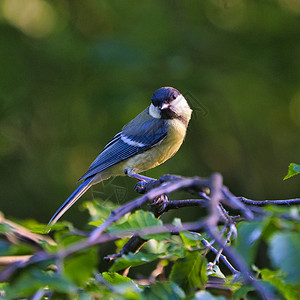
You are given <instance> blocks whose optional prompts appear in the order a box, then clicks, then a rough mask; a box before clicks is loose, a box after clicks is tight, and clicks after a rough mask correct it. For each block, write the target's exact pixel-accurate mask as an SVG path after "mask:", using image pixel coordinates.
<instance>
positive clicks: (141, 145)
mask: <svg viewBox="0 0 300 300" xmlns="http://www.w3.org/2000/svg"><path fill="white" fill-rule="evenodd" d="M121 140H122V141H123V142H124V143H126V144H128V145H130V146H134V147H144V146H146V145H145V144H143V143H139V142H136V141H133V140H131V139H130V138H129V137H127V136H125V135H124V134H121Z"/></svg>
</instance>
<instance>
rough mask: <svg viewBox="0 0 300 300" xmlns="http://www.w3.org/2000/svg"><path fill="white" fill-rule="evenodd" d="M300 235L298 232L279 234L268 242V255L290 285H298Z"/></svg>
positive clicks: (299, 279) (299, 277)
mask: <svg viewBox="0 0 300 300" xmlns="http://www.w3.org/2000/svg"><path fill="white" fill-rule="evenodd" d="M299 253H300V235H299V233H298V232H280V233H277V234H275V235H274V236H273V237H272V238H271V240H270V248H269V254H270V256H271V258H272V263H273V265H274V266H275V267H277V268H280V269H281V270H282V271H283V272H284V273H286V275H287V279H288V280H289V282H290V283H292V284H294V283H300V260H299Z"/></svg>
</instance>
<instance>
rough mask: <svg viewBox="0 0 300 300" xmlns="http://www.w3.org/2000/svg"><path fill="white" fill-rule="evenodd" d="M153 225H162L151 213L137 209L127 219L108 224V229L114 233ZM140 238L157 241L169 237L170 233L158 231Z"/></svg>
mask: <svg viewBox="0 0 300 300" xmlns="http://www.w3.org/2000/svg"><path fill="white" fill-rule="evenodd" d="M154 226H163V223H162V221H161V220H158V219H156V218H155V216H154V215H153V213H151V212H148V211H143V210H138V211H136V212H135V213H134V214H132V215H130V216H129V218H128V221H126V222H124V223H122V224H117V225H113V226H110V227H109V228H108V231H109V232H110V233H116V232H119V231H126V230H133V231H138V230H140V229H145V228H147V227H154ZM141 237H142V238H144V239H146V240H148V239H156V240H158V241H160V240H164V239H167V238H169V237H170V233H169V232H166V233H160V234H148V235H142V236H141Z"/></svg>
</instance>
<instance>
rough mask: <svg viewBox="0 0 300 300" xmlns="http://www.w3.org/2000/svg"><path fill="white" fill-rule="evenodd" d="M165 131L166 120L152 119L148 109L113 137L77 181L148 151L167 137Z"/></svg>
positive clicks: (166, 127) (166, 129)
mask: <svg viewBox="0 0 300 300" xmlns="http://www.w3.org/2000/svg"><path fill="white" fill-rule="evenodd" d="M167 131H168V123H167V121H166V120H163V119H154V118H152V117H151V116H150V115H149V114H148V109H146V110H144V111H143V112H141V113H140V114H139V115H138V116H137V117H136V118H134V119H133V120H132V121H131V122H129V123H128V124H126V125H125V126H124V127H123V129H122V131H121V132H119V133H118V134H116V135H115V136H114V138H113V139H112V140H111V141H110V142H109V143H108V144H107V145H106V146H105V147H104V149H103V151H102V152H101V153H100V154H99V155H98V157H97V158H96V159H95V160H94V162H93V163H92V164H91V166H90V167H89V170H88V171H87V172H86V173H85V174H84V175H83V176H82V177H81V178H80V179H79V181H80V180H84V179H86V178H89V177H91V176H93V175H95V174H97V173H99V172H101V171H103V170H105V169H107V168H109V167H111V166H113V165H115V164H117V163H119V162H121V161H123V160H125V159H128V158H130V157H132V156H134V155H136V154H139V153H143V152H145V151H147V150H149V149H150V148H152V147H153V146H155V145H157V144H158V143H160V142H161V141H162V140H163V139H164V138H165V137H166V136H167Z"/></svg>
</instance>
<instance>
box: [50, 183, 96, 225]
mask: <svg viewBox="0 0 300 300" xmlns="http://www.w3.org/2000/svg"><path fill="white" fill-rule="evenodd" d="M93 179H94V177H90V178H88V179H86V180H85V181H84V182H82V183H81V184H80V186H79V187H78V188H77V189H76V190H75V191H74V193H73V194H72V195H71V196H70V197H69V198H68V199H67V200H66V201H65V202H64V204H63V205H62V206H61V207H60V208H59V209H58V210H57V211H56V213H55V214H54V215H53V217H52V218H51V220H50V221H49V223H48V226H50V227H51V226H53V225H54V224H55V223H56V222H57V221H58V219H59V218H60V217H61V216H62V215H63V214H64V213H65V212H66V211H67V210H68V209H69V208H70V207H71V206H72V205H73V204H74V203H75V202H76V201H77V200H78V199H79V198H80V197H81V196H82V195H83V194H84V193H85V192H86V191H87V190H88V189H89V188H90V187H91V182H92V181H93Z"/></svg>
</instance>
